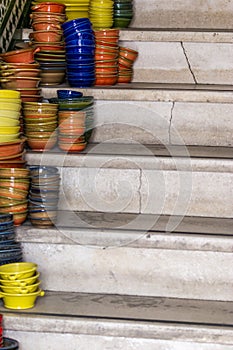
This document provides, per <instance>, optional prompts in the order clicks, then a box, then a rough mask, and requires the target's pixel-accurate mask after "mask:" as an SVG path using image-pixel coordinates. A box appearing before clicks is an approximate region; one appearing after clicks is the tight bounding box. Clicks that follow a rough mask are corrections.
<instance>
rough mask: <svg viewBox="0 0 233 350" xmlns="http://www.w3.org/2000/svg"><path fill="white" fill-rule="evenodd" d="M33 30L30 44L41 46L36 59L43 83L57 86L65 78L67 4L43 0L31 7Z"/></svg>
mask: <svg viewBox="0 0 233 350" xmlns="http://www.w3.org/2000/svg"><path fill="white" fill-rule="evenodd" d="M31 9H32V13H31V15H30V16H31V19H32V23H31V25H32V28H33V32H32V33H30V35H29V38H30V39H31V42H30V45H32V46H33V47H37V48H38V47H39V48H40V52H38V53H37V54H36V60H37V61H38V62H39V64H40V68H41V74H40V77H41V85H43V86H55V85H59V84H61V83H62V82H63V81H64V80H65V74H66V61H65V50H64V42H63V32H62V29H61V24H62V23H64V21H65V20H66V15H65V5H64V4H59V3H54V2H43V3H39V4H36V5H34V6H32V7H31Z"/></svg>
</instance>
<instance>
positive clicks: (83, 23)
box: [61, 18, 92, 34]
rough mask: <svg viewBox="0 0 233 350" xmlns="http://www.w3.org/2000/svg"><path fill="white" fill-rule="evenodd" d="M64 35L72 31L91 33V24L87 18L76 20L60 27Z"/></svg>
mask: <svg viewBox="0 0 233 350" xmlns="http://www.w3.org/2000/svg"><path fill="white" fill-rule="evenodd" d="M61 27H62V29H63V32H64V34H65V33H67V32H70V31H71V30H72V29H77V30H80V31H92V24H91V21H90V20H89V18H76V19H73V20H70V21H67V22H64V23H62V25H61Z"/></svg>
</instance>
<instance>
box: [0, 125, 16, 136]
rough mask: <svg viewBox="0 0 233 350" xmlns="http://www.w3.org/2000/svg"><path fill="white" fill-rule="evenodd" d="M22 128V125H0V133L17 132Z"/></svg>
mask: <svg viewBox="0 0 233 350" xmlns="http://www.w3.org/2000/svg"><path fill="white" fill-rule="evenodd" d="M19 130H20V126H0V134H4V135H7V134H17V133H18V132H19Z"/></svg>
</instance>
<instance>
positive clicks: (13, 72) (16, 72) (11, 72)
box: [1, 68, 40, 78]
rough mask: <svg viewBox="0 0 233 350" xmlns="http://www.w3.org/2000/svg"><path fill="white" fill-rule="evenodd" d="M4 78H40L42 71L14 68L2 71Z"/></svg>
mask: <svg viewBox="0 0 233 350" xmlns="http://www.w3.org/2000/svg"><path fill="white" fill-rule="evenodd" d="M1 74H2V77H9V76H14V77H31V78H32V77H34V78H35V77H38V76H39V75H40V69H28V68H12V69H6V70H3V71H2V73H1Z"/></svg>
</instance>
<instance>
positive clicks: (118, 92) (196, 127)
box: [42, 83, 233, 147]
mask: <svg viewBox="0 0 233 350" xmlns="http://www.w3.org/2000/svg"><path fill="white" fill-rule="evenodd" d="M63 88H69V87H68V86H67V85H61V86H58V87H57V88H46V87H44V88H42V94H43V96H44V97H45V98H51V97H56V95H57V89H63ZM75 90H81V91H83V93H84V94H85V95H92V96H94V97H95V99H96V102H95V106H96V107H95V124H94V126H95V130H94V132H93V135H92V138H91V141H92V142H98V143H101V142H108V143H117V142H121V143H132V142H138V143H142V144H150V145H151V144H166V145H167V144H172V145H199V146H200V145H204V146H226V147H229V146H232V145H233V137H232V135H233V123H232V118H231V115H232V111H233V98H232V96H233V95H232V91H233V90H232V87H230V86H222V85H218V86H213V85H198V86H195V87H194V86H193V85H182V84H173V85H170V84H165V85H164V84H139V83H138V84H136V83H135V84H128V85H124V86H114V87H108V88H106V87H100V88H90V89H75ZM200 128H201V129H200Z"/></svg>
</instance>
